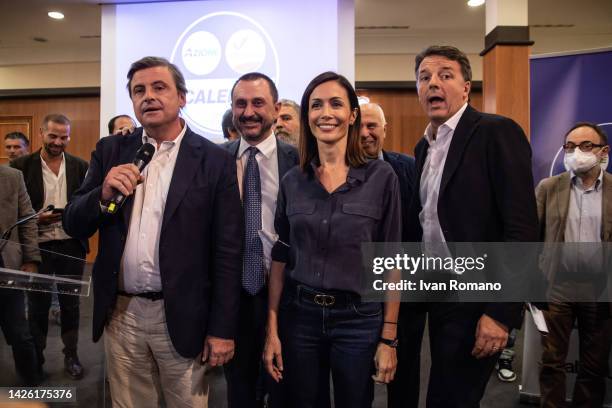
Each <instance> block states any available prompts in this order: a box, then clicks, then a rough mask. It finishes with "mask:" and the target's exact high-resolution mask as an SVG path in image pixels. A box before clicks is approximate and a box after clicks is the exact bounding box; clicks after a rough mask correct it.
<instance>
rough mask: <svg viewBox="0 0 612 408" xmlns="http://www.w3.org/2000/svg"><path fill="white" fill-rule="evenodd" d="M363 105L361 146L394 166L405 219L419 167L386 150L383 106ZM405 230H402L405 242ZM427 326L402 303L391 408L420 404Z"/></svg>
mask: <svg viewBox="0 0 612 408" xmlns="http://www.w3.org/2000/svg"><path fill="white" fill-rule="evenodd" d="M360 108H361V131H360V132H359V135H360V138H361V147H363V150H364V151H365V153H366V155H367V156H368V157H369V158H371V159H377V160H384V161H386V162H387V163H389V164H390V165H391V167H392V168H393V171H394V172H395V175H396V176H397V179H398V181H399V187H400V193H401V200H402V218H404V217H406V216H407V214H408V208H409V207H410V201H411V200H412V195H413V193H414V184H415V181H416V168H415V164H414V158H412V157H410V156H407V155H405V154H401V153H395V152H389V151H385V150H383V143H384V141H385V138H386V136H387V121H386V119H385V113H384V112H383V109H382V107H381V106H380V105H378V104H376V103H366V104H363V105H361V106H360ZM405 240H406V231H402V241H405ZM424 329H425V311H424V310H423V306H422V305H420V304H417V303H408V302H404V303H402V304H401V305H400V312H399V320H398V327H397V340H398V346H397V371H396V372H395V378H394V380H393V381H392V382H390V383H389V385H388V386H387V400H388V404H389V405H388V406H389V407H390V408H412V407H414V408H417V407H418V404H419V382H420V370H421V342H422V340H423V331H424Z"/></svg>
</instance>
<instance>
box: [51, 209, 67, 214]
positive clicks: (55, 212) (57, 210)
mask: <svg viewBox="0 0 612 408" xmlns="http://www.w3.org/2000/svg"><path fill="white" fill-rule="evenodd" d="M63 212H64V209H63V208H54V209H53V210H51V214H61V213H63Z"/></svg>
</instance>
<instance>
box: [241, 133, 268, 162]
mask: <svg viewBox="0 0 612 408" xmlns="http://www.w3.org/2000/svg"><path fill="white" fill-rule="evenodd" d="M249 147H251V145H250V144H249V143H248V142H247V141H246V140H244V138H242V137H241V138H240V146H239V147H238V157H242V155H243V154H244V152H246V150H247V149H248V148H249ZM255 147H256V148H257V150H259V151H260V152H261V154H263V155H264V156H265V158H266V159H269V158H270V157H271V156H272V154H273V153H274V151H275V150H276V137H274V135H273V134H272V132H270V134H269V135H268V137H266V138H265V139H264V140H262V141H261V142H259V144H257V145H256V146H255Z"/></svg>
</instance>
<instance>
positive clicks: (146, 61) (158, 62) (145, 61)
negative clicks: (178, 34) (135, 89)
mask: <svg viewBox="0 0 612 408" xmlns="http://www.w3.org/2000/svg"><path fill="white" fill-rule="evenodd" d="M155 67H166V68H168V71H170V73H171V74H172V78H174V85H175V86H176V89H177V90H178V91H179V92H180V93H181V94H183V95H187V85H186V84H185V77H184V76H183V74H182V73H181V71H180V70H179V69H178V67H177V66H176V65H174V64H173V63H171V62H170V61H168V60H167V59H165V58H162V57H144V58H141V59H139V60H138V61H136V62H134V63H132V65H131V66H130V70H129V71H128V73H127V79H128V83H127V89H128V93H129V94H130V98H131V97H132V87H131V85H132V78H134V74H135V73H136V72H138V71H141V70H143V69H147V68H155Z"/></svg>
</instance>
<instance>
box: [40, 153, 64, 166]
mask: <svg viewBox="0 0 612 408" xmlns="http://www.w3.org/2000/svg"><path fill="white" fill-rule="evenodd" d="M64 158H65V157H64V152H62V164H64V161H65V160H64ZM40 160H41V161H42V163H43V165H44V166H45V167H47V168H49V166H48V165H47V162H46V161H45V158H44V157H43V155H42V149H41V150H40ZM60 166H61V165H60Z"/></svg>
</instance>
